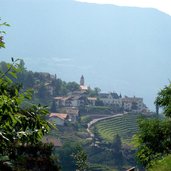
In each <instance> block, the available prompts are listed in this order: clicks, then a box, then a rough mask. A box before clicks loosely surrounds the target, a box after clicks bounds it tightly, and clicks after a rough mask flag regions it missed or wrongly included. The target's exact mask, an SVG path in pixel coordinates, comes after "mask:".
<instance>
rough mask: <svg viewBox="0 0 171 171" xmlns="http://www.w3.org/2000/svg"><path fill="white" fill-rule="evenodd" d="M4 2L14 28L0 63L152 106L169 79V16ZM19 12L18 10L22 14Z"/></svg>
mask: <svg viewBox="0 0 171 171" xmlns="http://www.w3.org/2000/svg"><path fill="white" fill-rule="evenodd" d="M8 1H9V0H7V1H6V2H3V4H2V6H3V8H2V6H1V7H0V10H1V12H2V14H3V15H2V16H1V17H2V18H3V19H5V20H6V21H7V22H8V23H10V24H11V25H12V27H11V28H9V29H8V31H7V32H8V34H7V37H6V40H7V41H6V44H7V49H6V50H1V54H0V58H1V59H2V60H6V59H8V58H9V59H10V57H11V56H14V57H15V56H16V57H18V56H19V57H22V58H23V59H24V60H25V61H26V63H27V64H28V68H29V69H31V70H34V71H47V72H51V73H54V74H55V73H58V75H59V77H62V78H64V80H66V81H71V80H75V81H78V78H79V77H80V75H81V74H84V76H85V78H86V82H87V84H88V85H90V86H91V87H92V86H94V87H96V86H97V85H98V86H99V87H101V88H102V90H103V91H107V90H111V91H113V90H116V91H117V92H123V94H127V95H129V96H133V95H137V96H140V97H144V100H145V103H146V104H147V105H148V107H150V108H151V109H154V106H153V101H154V99H155V96H156V94H157V92H158V90H159V89H160V88H162V87H163V86H164V85H165V84H167V83H168V79H170V65H171V59H170V54H171V32H170V30H171V17H169V16H168V15H165V14H163V13H161V12H159V11H157V10H153V9H139V8H127V7H117V6H112V5H96V4H84V3H79V2H74V1H72V0H65V1H60V0H58V1H51V2H49V1H41V2H40V1H36V2H32V3H30V2H29V1H28V2H27V1H25V2H19V1H17V2H10V5H9V2H8ZM18 8H20V10H18Z"/></svg>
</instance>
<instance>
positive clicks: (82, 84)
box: [80, 75, 84, 86]
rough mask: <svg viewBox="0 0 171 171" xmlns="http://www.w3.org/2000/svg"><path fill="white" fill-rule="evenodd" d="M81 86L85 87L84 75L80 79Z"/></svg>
mask: <svg viewBox="0 0 171 171" xmlns="http://www.w3.org/2000/svg"><path fill="white" fill-rule="evenodd" d="M80 86H84V76H83V75H82V76H81V78H80Z"/></svg>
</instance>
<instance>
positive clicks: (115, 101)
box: [49, 76, 149, 125]
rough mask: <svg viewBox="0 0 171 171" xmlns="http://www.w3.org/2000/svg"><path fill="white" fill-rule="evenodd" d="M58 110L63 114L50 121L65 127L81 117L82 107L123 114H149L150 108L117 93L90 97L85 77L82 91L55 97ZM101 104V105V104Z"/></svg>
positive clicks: (82, 80) (82, 79) (136, 99)
mask: <svg viewBox="0 0 171 171" xmlns="http://www.w3.org/2000/svg"><path fill="white" fill-rule="evenodd" d="M54 100H55V102H56V105H57V107H58V108H62V110H63V111H64V112H63V113H52V114H50V116H49V117H50V120H53V121H55V124H57V125H64V123H65V120H68V121H70V122H72V123H75V122H76V121H77V119H78V117H79V109H80V107H85V106H94V107H95V106H99V104H100V105H101V106H112V107H113V108H118V109H121V111H123V112H135V113H147V112H149V110H148V108H147V107H146V105H145V104H144V102H143V98H139V97H135V96H134V97H127V96H125V97H122V96H121V95H118V94H117V93H115V92H112V93H99V94H98V95H97V96H96V97H90V96H89V93H88V88H87V86H85V85H84V77H83V76H81V79H80V90H79V91H74V92H71V93H69V94H68V95H67V96H62V97H54ZM99 102H100V103H99Z"/></svg>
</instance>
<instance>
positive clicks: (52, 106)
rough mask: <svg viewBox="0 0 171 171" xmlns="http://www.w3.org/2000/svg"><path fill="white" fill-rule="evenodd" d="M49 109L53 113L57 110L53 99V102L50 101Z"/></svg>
mask: <svg viewBox="0 0 171 171" xmlns="http://www.w3.org/2000/svg"><path fill="white" fill-rule="evenodd" d="M50 111H51V112H53V113H55V112H57V104H56V101H55V100H53V102H52V105H51V108H50Z"/></svg>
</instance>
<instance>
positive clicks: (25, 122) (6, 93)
mask: <svg viewBox="0 0 171 171" xmlns="http://www.w3.org/2000/svg"><path fill="white" fill-rule="evenodd" d="M16 62H17V61H14V62H13V64H12V65H11V66H9V70H8V74H11V75H13V76H14V77H16V72H17V71H18V70H17V69H18V68H17V63H16ZM0 73H1V74H0V142H1V143H0V154H1V155H7V156H9V158H11V159H12V158H13V156H14V155H15V154H16V149H17V146H19V145H33V144H36V143H38V142H40V140H41V138H42V136H43V135H44V134H46V133H47V132H48V131H49V128H50V127H49V124H48V122H47V121H46V120H45V119H44V117H45V115H46V114H48V111H47V109H46V108H45V107H43V106H40V105H38V106H36V105H31V106H29V107H23V106H24V105H23V103H24V102H25V100H28V99H30V98H31V94H30V91H26V92H23V91H22V87H21V85H20V84H17V83H14V82H13V81H12V80H11V79H9V77H8V76H6V73H3V72H1V71H0Z"/></svg>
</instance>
